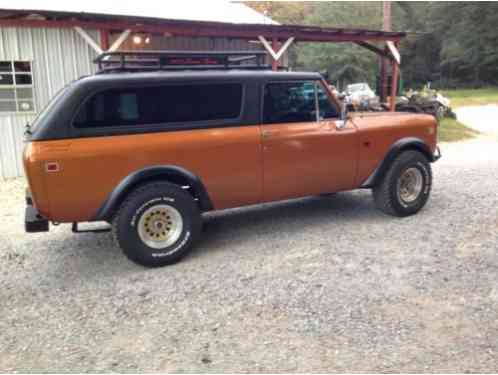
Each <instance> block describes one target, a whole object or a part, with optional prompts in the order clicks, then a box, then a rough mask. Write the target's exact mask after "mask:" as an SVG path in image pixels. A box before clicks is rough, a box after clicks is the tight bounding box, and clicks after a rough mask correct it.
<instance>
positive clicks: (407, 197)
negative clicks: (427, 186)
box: [398, 167, 424, 203]
mask: <svg viewBox="0 0 498 375" xmlns="http://www.w3.org/2000/svg"><path fill="white" fill-rule="evenodd" d="M423 184H424V177H423V176H422V172H421V171H420V170H419V169H418V168H414V167H412V168H408V169H407V170H406V171H404V172H403V174H402V175H401V176H400V177H399V180H398V196H399V198H400V199H401V200H402V201H403V202H404V203H413V202H414V201H416V200H417V198H418V197H419V196H420V193H421V192H422V188H423Z"/></svg>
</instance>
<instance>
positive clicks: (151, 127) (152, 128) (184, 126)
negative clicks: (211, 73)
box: [70, 80, 247, 137]
mask: <svg viewBox="0 0 498 375" xmlns="http://www.w3.org/2000/svg"><path fill="white" fill-rule="evenodd" d="M213 84H237V85H240V86H241V88H242V95H241V105H240V112H239V115H238V116H237V117H234V118H231V119H221V120H200V121H182V122H161V123H153V124H140V123H139V122H137V123H136V124H133V125H115V126H100V127H88V128H85V127H77V126H75V119H76V117H77V116H78V114H79V112H80V110H81V109H82V108H83V106H84V105H86V103H87V102H88V101H89V100H90V99H91V98H93V97H94V96H95V95H97V94H99V93H101V92H104V91H108V90H114V89H123V90H126V89H133V88H149V87H163V86H185V85H213ZM246 96H247V83H246V82H244V81H238V80H234V81H217V80H216V81H206V82H192V81H189V82H171V83H170V82H163V83H147V84H143V85H142V84H136V83H135V84H130V85H126V86H121V87H117V86H112V85H110V86H108V87H103V88H99V89H95V90H92V91H90V92H88V93H87V94H86V97H85V99H84V100H83V101H82V102H81V103H80V104H79V105H78V107H77V108H76V110H75V111H74V113H73V115H72V117H71V126H70V128H71V132H72V133H73V134H75V135H76V136H80V137H85V136H86V137H92V136H111V135H127V134H143V133H156V132H157V133H159V132H165V131H181V130H192V129H209V128H213V127H230V126H234V125H238V124H239V123H240V122H241V120H242V119H243V117H244V114H245V109H246V108H245V107H246Z"/></svg>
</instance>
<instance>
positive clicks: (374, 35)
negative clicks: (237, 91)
mask: <svg viewBox="0 0 498 375" xmlns="http://www.w3.org/2000/svg"><path fill="white" fill-rule="evenodd" d="M87 1H88V0H87ZM90 1H91V3H92V4H94V3H95V2H96V1H97V0H90ZM143 1H145V0H142V1H141V2H140V6H142V2H143ZM51 2H52V3H54V2H56V3H59V1H56V0H52V1H51ZM27 3H30V4H33V3H34V2H33V1H30V0H24V1H21V2H19V1H17V2H15V3H12V5H11V4H8V3H7V1H5V0H0V26H5V27H8V26H25V27H74V26H81V27H86V28H92V29H100V30H116V31H119V30H125V29H129V30H131V31H135V32H149V33H168V34H170V35H175V36H189V37H227V38H239V39H257V38H258V36H265V37H271V38H277V39H288V38H291V37H293V38H295V40H296V41H299V42H364V41H393V42H396V41H399V40H401V39H402V38H403V37H405V36H406V33H404V32H387V31H378V30H366V29H345V28H332V27H317V26H304V25H279V24H277V23H276V22H274V21H272V20H271V19H269V18H268V17H265V16H263V15H262V14H260V13H258V12H256V11H254V10H253V9H250V8H249V7H247V6H245V5H243V4H240V3H227V2H223V3H220V2H209V3H210V4H213V7H215V8H216V7H220V5H221V4H223V6H226V7H227V9H238V10H241V9H245V10H244V12H245V11H246V10H248V12H247V13H244V17H246V16H247V17H246V18H244V17H242V12H241V13H237V14H239V15H240V17H239V16H237V17H235V16H234V17H232V16H230V12H228V13H226V14H225V15H224V16H223V17H221V16H219V17H217V18H216V20H213V19H211V20H207V18H210V16H209V15H205V16H203V17H200V16H199V17H197V16H195V14H198V13H195V12H193V13H192V14H191V15H186V16H185V17H189V18H192V19H183V18H182V17H183V16H179V15H178V14H179V13H177V16H176V17H177V18H176V19H175V18H174V17H175V12H168V11H164V12H157V13H154V12H152V7H149V8H146V9H149V10H151V13H146V12H144V11H143V10H142V11H139V10H138V8H139V7H138V6H137V9H136V10H135V11H133V12H132V9H128V8H121V5H120V8H119V9H118V10H115V11H114V12H115V13H122V14H115V13H114V14H111V13H110V12H104V10H103V9H102V10H99V9H100V8H88V9H89V10H93V11H99V12H100V13H98V12H97V13H91V12H88V11H86V12H78V11H76V9H80V8H78V7H80V6H75V5H71V6H69V5H68V6H67V7H66V8H65V9H70V8H71V9H72V10H70V11H68V10H54V9H52V8H53V7H49V6H47V4H46V2H44V3H43V6H44V9H42V10H39V9H38V10H37V9H36V8H35V9H27V8H24V9H23V8H22V5H23V4H27ZM65 3H67V4H71V3H72V2H68V1H65V2H64V4H65ZM83 3H84V2H83ZM124 3H126V4H128V2H124ZM146 3H147V1H146ZM149 3H150V2H149ZM153 3H155V4H157V2H153ZM184 3H185V4H190V7H191V9H192V11H194V8H196V6H198V5H196V4H201V2H196V4H193V3H191V2H190V1H186V2H184ZM7 4H8V5H7ZM165 4H167V3H165ZM177 4H182V2H175V7H176V6H177ZM215 4H216V5H215ZM235 5H237V6H239V5H240V6H243V7H244V8H232V6H235ZM15 8H21V9H15ZM166 8H167V7H165V9H166ZM170 8H173V7H170ZM61 9H64V8H61ZM200 9H205V7H201V8H200ZM237 12H238V11H237ZM144 14H147V16H144ZM234 14H235V13H234ZM161 16H163V17H170V18H161ZM196 17H197V18H202V19H193V18H196ZM211 18H214V17H211ZM221 20H224V21H221ZM258 21H259V22H258Z"/></svg>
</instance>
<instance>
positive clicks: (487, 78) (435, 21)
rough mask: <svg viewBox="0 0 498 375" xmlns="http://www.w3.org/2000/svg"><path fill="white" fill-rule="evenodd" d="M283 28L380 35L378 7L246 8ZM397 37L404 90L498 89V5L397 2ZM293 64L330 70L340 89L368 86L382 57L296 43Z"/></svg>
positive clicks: (281, 5)
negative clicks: (342, 29)
mask: <svg viewBox="0 0 498 375" xmlns="http://www.w3.org/2000/svg"><path fill="white" fill-rule="evenodd" d="M246 4H248V5H249V6H252V7H254V8H256V9H257V10H258V11H261V12H264V11H266V13H267V14H268V15H269V16H270V17H272V18H273V19H275V20H276V21H278V22H280V23H284V24H304V25H316V26H324V27H345V28H366V29H381V26H382V3H381V2H269V1H263V2H247V3H246ZM392 24H393V30H403V31H407V32H408V33H409V34H408V37H407V38H406V39H405V40H404V41H403V42H402V44H401V52H402V66H401V68H402V69H401V70H402V77H403V80H404V81H405V87H421V86H422V85H424V84H425V83H427V82H428V81H431V82H433V85H436V86H444V87H479V86H483V85H497V84H498V26H497V25H498V2H409V1H408V2H402V1H399V2H393V3H392ZM289 61H290V65H291V66H292V67H295V68H299V69H306V70H319V71H327V72H328V73H329V76H330V78H331V79H332V80H333V81H334V82H339V83H340V86H341V87H343V85H345V84H347V83H349V82H353V81H367V82H369V83H370V84H371V85H372V84H373V83H374V82H375V79H376V75H377V74H378V65H379V64H378V61H379V59H378V57H377V56H376V55H375V54H373V53H372V52H370V51H367V50H365V49H363V48H361V47H358V46H356V45H353V44H349V43H297V44H296V45H295V46H294V47H293V48H292V50H291V53H290V58H289Z"/></svg>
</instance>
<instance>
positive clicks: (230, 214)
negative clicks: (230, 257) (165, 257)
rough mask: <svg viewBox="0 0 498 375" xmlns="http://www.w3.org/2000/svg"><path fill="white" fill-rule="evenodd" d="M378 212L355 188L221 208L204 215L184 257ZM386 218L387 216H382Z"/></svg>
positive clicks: (343, 223)
mask: <svg viewBox="0 0 498 375" xmlns="http://www.w3.org/2000/svg"><path fill="white" fill-rule="evenodd" d="M383 216H385V215H383V214H382V213H381V212H380V211H378V210H377V209H376V208H375V206H374V204H373V200H372V198H371V194H370V192H367V191H354V192H345V193H337V194H333V195H324V196H312V197H306V198H300V199H293V200H286V201H281V202H276V203H267V204H260V205H254V206H249V207H244V208H237V209H229V210H223V211H219V212H215V213H211V214H206V215H205V216H204V228H203V233H202V235H201V239H200V241H199V242H200V243H199V244H198V245H197V246H196V247H195V249H194V250H193V251H192V252H191V253H190V255H189V256H188V257H187V260H188V259H189V258H196V257H199V256H203V255H204V254H208V253H212V252H217V251H225V250H226V247H227V246H229V244H230V243H231V242H237V243H239V244H240V243H241V242H248V243H250V242H251V241H253V240H254V239H256V238H261V237H267V239H268V241H271V240H272V239H274V238H276V237H278V236H279V235H289V234H290V235H292V233H299V232H300V231H306V230H307V228H315V227H317V226H320V227H328V226H330V225H340V226H341V227H347V225H349V223H350V222H354V221H355V220H360V219H361V220H362V223H365V222H366V221H367V222H368V221H369V220H374V219H375V220H379V218H382V217H383ZM385 217H386V218H387V216H385Z"/></svg>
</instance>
